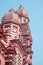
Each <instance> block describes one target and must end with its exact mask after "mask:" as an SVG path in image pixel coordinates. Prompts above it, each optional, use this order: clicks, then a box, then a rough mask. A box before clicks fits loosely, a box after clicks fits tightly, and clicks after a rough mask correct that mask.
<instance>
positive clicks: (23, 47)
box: [0, 5, 33, 65]
mask: <svg viewBox="0 0 43 65" xmlns="http://www.w3.org/2000/svg"><path fill="white" fill-rule="evenodd" d="M32 54H33V51H32V36H31V31H30V27H29V18H28V13H27V12H26V11H25V10H24V8H23V7H22V5H20V7H19V9H18V10H17V11H14V10H13V8H11V9H10V10H9V12H8V13H7V14H5V15H4V16H3V17H2V20H1V24H0V65H32Z"/></svg>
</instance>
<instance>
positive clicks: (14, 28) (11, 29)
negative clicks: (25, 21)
mask: <svg viewBox="0 0 43 65" xmlns="http://www.w3.org/2000/svg"><path fill="white" fill-rule="evenodd" d="M2 29H3V31H4V33H5V36H6V38H7V39H8V40H12V39H15V38H17V36H19V34H20V31H19V29H20V28H19V26H18V25H15V24H12V23H10V24H4V25H3V26H2Z"/></svg>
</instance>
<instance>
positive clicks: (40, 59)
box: [0, 0, 43, 65]
mask: <svg viewBox="0 0 43 65" xmlns="http://www.w3.org/2000/svg"><path fill="white" fill-rule="evenodd" d="M20 4H22V5H23V7H24V8H25V9H26V10H27V11H28V16H29V18H30V23H29V24H30V29H31V34H32V37H33V46H32V48H33V51H34V54H33V59H32V61H33V65H43V0H0V21H1V18H2V16H3V15H4V14H5V13H6V12H8V10H9V9H10V8H11V7H13V8H14V9H15V10H16V9H18V7H19V6H20Z"/></svg>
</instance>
